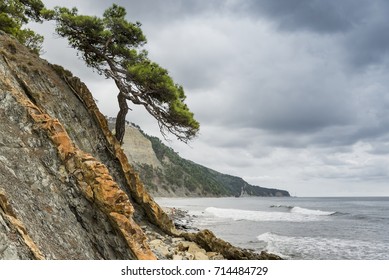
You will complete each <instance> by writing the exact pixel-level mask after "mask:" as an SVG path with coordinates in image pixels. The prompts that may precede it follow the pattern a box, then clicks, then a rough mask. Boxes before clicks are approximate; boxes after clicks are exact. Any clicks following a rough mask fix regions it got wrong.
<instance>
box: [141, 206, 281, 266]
mask: <svg viewBox="0 0 389 280" xmlns="http://www.w3.org/2000/svg"><path fill="white" fill-rule="evenodd" d="M163 210H164V211H165V212H166V213H167V214H168V215H169V216H170V218H171V219H172V220H173V222H174V224H175V226H176V228H177V230H178V234H177V236H172V235H170V234H165V233H164V232H161V231H159V232H158V231H156V229H155V228H150V227H149V226H146V225H145V226H142V229H143V230H144V232H145V234H146V236H147V239H148V243H149V245H150V248H151V250H152V251H153V253H154V254H155V255H156V256H157V258H158V259H161V260H226V259H229V260H280V259H281V258H280V257H279V256H277V255H275V254H271V253H268V252H264V251H263V252H261V253H260V254H258V253H256V252H254V251H252V250H248V249H242V248H238V247H235V246H233V245H231V244H230V243H228V242H226V241H224V240H221V239H219V238H217V237H216V236H215V235H214V234H213V233H212V232H211V231H209V230H199V229H198V228H196V227H194V226H193V217H191V216H190V215H189V214H188V212H187V211H185V210H181V209H177V208H167V207H164V208H163Z"/></svg>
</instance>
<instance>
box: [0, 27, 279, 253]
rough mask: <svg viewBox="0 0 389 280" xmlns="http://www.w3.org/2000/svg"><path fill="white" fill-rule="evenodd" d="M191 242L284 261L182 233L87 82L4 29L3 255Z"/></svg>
mask: <svg viewBox="0 0 389 280" xmlns="http://www.w3.org/2000/svg"><path fill="white" fill-rule="evenodd" d="M174 238H176V239H175V243H174V244H176V247H174V246H173V245H172V242H171V241H172V240H173V239H174ZM156 240H157V241H156ZM183 242H189V244H195V245H196V246H197V247H198V248H199V250H202V251H201V252H204V254H203V256H205V255H206V256H207V257H208V258H230V259H231V258H232V259H235V258H236V259H247V258H249V259H263V258H265V259H266V258H276V256H273V255H271V254H266V253H263V254H260V255H259V254H255V253H252V252H248V251H246V250H241V249H239V248H235V247H234V246H231V244H229V243H226V242H224V241H223V240H220V239H218V238H216V237H215V236H214V235H213V234H212V233H211V232H209V231H200V232H191V233H188V232H181V231H179V230H177V229H176V228H175V226H174V223H173V222H172V220H171V219H170V218H169V216H168V215H167V214H166V213H165V212H164V211H163V209H161V207H159V205H158V204H156V203H155V202H154V200H153V198H152V197H151V196H150V195H149V193H148V192H147V191H146V190H145V188H144V185H143V184H142V182H141V180H140V179H139V176H138V174H137V173H136V172H135V171H134V169H133V167H132V166H131V165H130V164H129V162H128V160H127V157H126V155H125V154H124V152H123V150H122V148H121V146H120V145H119V143H118V142H117V141H116V139H115V138H114V137H113V135H112V134H111V132H110V130H109V128H108V124H107V121H106V119H105V118H104V116H103V115H102V114H101V113H100V112H99V110H98V108H97V106H96V104H95V102H94V100H93V97H92V95H91V93H90V92H89V90H88V89H87V88H86V86H85V85H84V84H83V83H82V82H81V81H80V80H79V79H78V78H76V77H73V76H72V75H71V73H70V72H68V71H66V70H64V69H63V68H62V67H60V66H53V65H51V64H49V63H48V62H47V61H45V60H42V59H40V58H39V57H37V56H35V55H33V54H31V53H30V51H29V50H28V49H26V48H24V47H23V46H21V45H19V44H18V43H17V41H16V40H14V39H12V38H10V37H8V36H7V35H5V34H3V33H0V259H161V258H162V259H163V258H166V259H172V258H176V257H175V256H177V255H180V254H181V255H182V251H183V250H184V251H185V250H186V248H187V247H185V246H183ZM156 244H158V246H156ZM185 244H187V243H185ZM192 247H194V245H193V246H192ZM161 248H165V249H164V250H165V251H167V252H165V253H164V254H162V253H161ZM188 248H189V247H188ZM186 253H187V252H186ZM192 255H193V256H194V255H195V254H192ZM211 256H213V257H211Z"/></svg>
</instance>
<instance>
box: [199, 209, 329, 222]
mask: <svg viewBox="0 0 389 280" xmlns="http://www.w3.org/2000/svg"><path fill="white" fill-rule="evenodd" d="M288 209H289V211H288V212H276V211H249V210H241V209H225V208H216V207H208V208H206V209H205V212H206V213H208V214H211V215H213V216H215V217H219V218H226V219H233V220H249V221H289V222H307V221H308V222H309V221H317V220H322V219H325V218H326V217H328V216H331V215H333V214H335V213H336V212H327V211H321V210H311V209H306V208H301V207H296V206H295V207H288Z"/></svg>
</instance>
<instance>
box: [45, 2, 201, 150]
mask: <svg viewBox="0 0 389 280" xmlns="http://www.w3.org/2000/svg"><path fill="white" fill-rule="evenodd" d="M125 16H126V10H125V9H124V8H123V7H120V6H117V5H115V4H114V5H113V6H112V7H110V8H108V9H107V10H106V11H105V12H104V14H103V17H102V18H100V17H96V16H86V15H79V14H78V10H77V9H76V8H73V9H67V8H63V7H57V8H55V10H54V13H52V14H51V15H49V17H51V18H53V19H55V20H56V23H57V27H56V32H57V33H58V34H59V35H60V36H62V37H65V38H67V39H68V41H69V44H70V45H71V46H72V47H73V48H75V49H76V50H78V52H79V54H80V55H81V56H82V58H83V59H84V61H85V62H86V64H87V66H89V67H92V68H94V69H96V70H97V72H98V73H99V74H103V75H105V76H106V77H107V78H111V79H113V80H114V82H115V84H116V86H117V88H118V89H119V94H118V95H117V99H118V103H119V108H120V109H119V112H118V115H117V119H116V127H115V135H116V138H117V139H118V141H119V142H120V143H122V142H123V137H124V132H125V120H126V115H127V113H128V110H129V106H128V104H127V100H129V101H131V102H132V103H133V104H137V105H143V106H144V108H145V109H146V110H147V112H149V113H150V114H151V115H152V116H153V117H154V118H155V119H156V120H157V121H158V125H159V128H160V131H161V133H162V134H163V136H164V137H165V135H166V132H170V133H172V134H173V135H175V136H176V137H177V138H178V139H179V140H181V141H183V142H187V141H188V140H190V139H192V138H193V137H195V136H196V134H197V133H198V130H199V123H198V122H197V121H196V120H195V119H194V117H193V113H192V112H190V111H189V109H188V107H187V105H186V104H185V98H186V96H185V94H184V90H183V88H182V86H180V85H177V84H175V83H174V81H173V79H172V78H171V77H170V76H169V74H168V71H167V70H165V69H164V68H162V67H160V66H159V65H158V64H157V63H154V62H152V61H150V59H149V58H148V57H147V52H146V51H145V50H144V49H143V48H142V47H143V46H144V45H145V44H146V37H145V35H144V34H143V32H142V29H141V28H140V26H141V24H140V23H139V22H137V23H132V22H129V21H127V20H126V19H125Z"/></svg>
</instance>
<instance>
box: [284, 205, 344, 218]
mask: <svg viewBox="0 0 389 280" xmlns="http://www.w3.org/2000/svg"><path fill="white" fill-rule="evenodd" d="M290 212H291V213H298V214H303V215H316V216H330V215H333V214H335V213H336V212H328V211H321V210H312V209H306V208H302V207H298V206H295V207H293V208H291V210H290Z"/></svg>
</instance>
